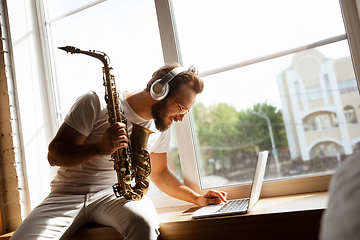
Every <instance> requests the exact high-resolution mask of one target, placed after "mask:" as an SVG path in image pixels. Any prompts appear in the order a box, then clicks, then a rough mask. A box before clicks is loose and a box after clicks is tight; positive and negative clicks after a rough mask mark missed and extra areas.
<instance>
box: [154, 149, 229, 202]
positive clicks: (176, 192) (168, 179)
mask: <svg viewBox="0 0 360 240" xmlns="http://www.w3.org/2000/svg"><path fill="white" fill-rule="evenodd" d="M150 161H151V174H150V179H151V181H152V182H153V183H154V184H155V185H156V186H157V187H158V188H159V189H160V190H161V191H163V192H164V193H166V194H168V195H170V196H172V197H174V198H178V199H181V200H184V201H187V202H191V203H195V204H197V205H199V206H206V205H208V204H216V203H220V202H226V193H225V192H219V191H215V190H209V191H208V192H207V193H206V194H204V195H200V194H198V193H196V192H195V191H193V190H192V189H190V188H189V187H187V186H185V185H184V184H182V183H181V182H180V181H179V180H178V179H177V178H176V176H175V175H174V174H173V173H172V172H171V171H170V169H169V168H168V165H167V154H166V153H151V155H150Z"/></svg>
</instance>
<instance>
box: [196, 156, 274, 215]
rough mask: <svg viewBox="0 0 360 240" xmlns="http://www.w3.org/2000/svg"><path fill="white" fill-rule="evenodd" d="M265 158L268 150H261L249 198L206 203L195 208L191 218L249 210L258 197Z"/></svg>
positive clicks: (241, 212) (232, 213) (246, 211)
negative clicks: (212, 203) (221, 202)
mask: <svg viewBox="0 0 360 240" xmlns="http://www.w3.org/2000/svg"><path fill="white" fill-rule="evenodd" d="M267 158H268V151H262V152H260V153H259V155H258V159H257V162H256V167H255V174H254V179H253V182H252V185H251V191H250V197H249V198H242V199H234V200H228V202H227V203H223V204H215V205H207V206H205V207H202V208H200V209H198V210H196V211H195V212H194V213H193V215H191V218H194V219H199V218H208V217H218V216H228V215H236V214H245V213H248V212H250V210H251V209H252V208H253V207H254V205H255V204H256V203H257V201H258V200H259V197H260V192H261V187H262V183H263V179H264V174H265V167H266V162H267Z"/></svg>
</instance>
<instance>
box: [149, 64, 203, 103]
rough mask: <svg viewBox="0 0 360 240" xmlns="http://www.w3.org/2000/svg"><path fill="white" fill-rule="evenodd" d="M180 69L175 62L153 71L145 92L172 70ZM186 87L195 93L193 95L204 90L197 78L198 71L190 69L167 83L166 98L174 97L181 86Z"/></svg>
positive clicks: (201, 81) (200, 80)
mask: <svg viewBox="0 0 360 240" xmlns="http://www.w3.org/2000/svg"><path fill="white" fill-rule="evenodd" d="M177 67H180V64H179V63H177V62H175V63H171V64H167V65H165V66H163V67H161V68H159V69H158V70H157V71H155V72H154V73H153V75H152V78H151V79H150V81H149V82H148V84H147V86H146V88H145V90H146V91H148V92H149V91H150V88H151V85H152V84H153V83H154V82H155V81H156V80H158V79H161V78H163V77H164V76H165V75H166V74H167V73H168V72H170V71H171V70H173V69H174V68H177ZM182 85H187V86H188V87H190V88H191V89H193V90H194V91H195V93H197V94H199V93H201V92H202V91H203V89H204V82H203V80H202V79H200V77H199V76H198V70H197V69H196V68H194V67H190V68H189V69H188V70H187V71H185V72H182V73H179V74H178V75H176V76H175V77H174V78H173V79H172V80H171V81H170V82H169V87H170V90H169V93H168V95H167V96H166V97H169V96H170V97H171V96H174V95H175V93H176V92H177V90H178V89H179V88H180V87H181V86H182Z"/></svg>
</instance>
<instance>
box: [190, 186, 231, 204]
mask: <svg viewBox="0 0 360 240" xmlns="http://www.w3.org/2000/svg"><path fill="white" fill-rule="evenodd" d="M226 196H227V193H226V192H222V191H216V190H209V191H208V192H207V193H205V194H204V195H201V196H200V197H199V198H198V200H197V204H198V205H199V206H201V207H202V206H206V205H209V204H219V203H222V202H224V203H226V202H227V200H226Z"/></svg>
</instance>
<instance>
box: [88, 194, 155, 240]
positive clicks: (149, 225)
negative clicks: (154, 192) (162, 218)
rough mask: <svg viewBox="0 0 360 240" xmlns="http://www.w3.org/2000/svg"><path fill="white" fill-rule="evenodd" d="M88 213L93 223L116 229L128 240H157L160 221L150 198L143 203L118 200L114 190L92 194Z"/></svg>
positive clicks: (146, 198) (142, 201)
mask: <svg viewBox="0 0 360 240" xmlns="http://www.w3.org/2000/svg"><path fill="white" fill-rule="evenodd" d="M86 212H87V214H89V215H88V217H89V219H91V221H92V222H95V223H98V224H103V225H107V226H112V227H114V228H115V229H116V230H117V231H118V232H119V233H120V234H121V235H122V236H123V237H124V239H126V240H133V239H142V240H143V239H157V237H158V235H159V221H158V218H157V213H156V211H155V207H154V205H153V203H152V202H151V200H150V199H149V198H148V197H146V196H145V197H144V198H143V199H142V200H141V201H132V200H126V199H125V198H123V197H122V198H117V197H116V196H115V194H114V192H113V191H112V189H107V190H104V191H101V192H99V193H96V194H94V195H91V194H90V201H89V202H88V204H87V207H86Z"/></svg>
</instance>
